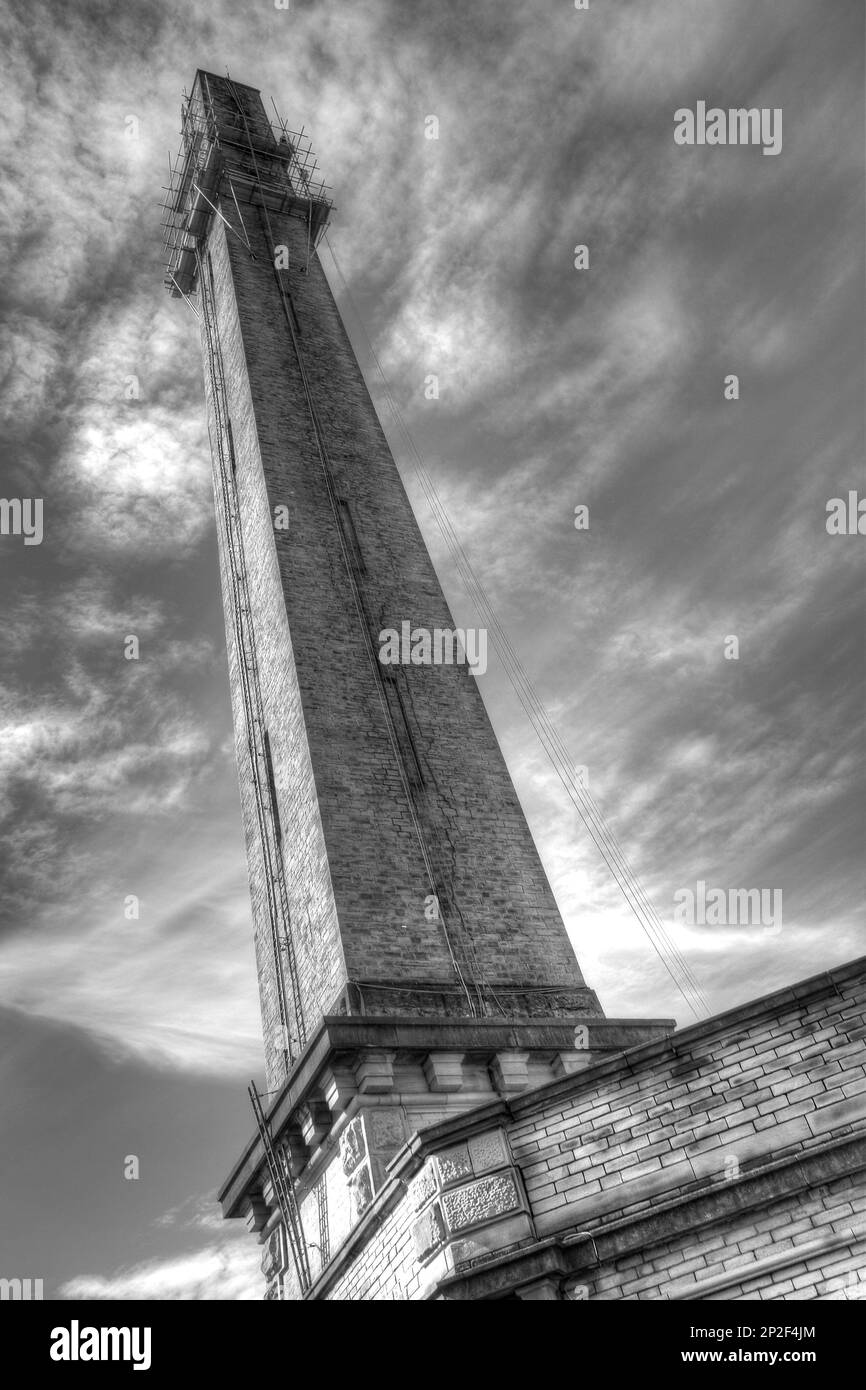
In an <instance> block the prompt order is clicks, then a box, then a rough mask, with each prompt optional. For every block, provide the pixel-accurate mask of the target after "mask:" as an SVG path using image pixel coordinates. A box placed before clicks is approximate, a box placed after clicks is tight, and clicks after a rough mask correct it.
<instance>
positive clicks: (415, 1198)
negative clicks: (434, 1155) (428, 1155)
mask: <svg viewBox="0 0 866 1390" xmlns="http://www.w3.org/2000/svg"><path fill="white" fill-rule="evenodd" d="M438 1189H439V1183H438V1182H437V1179H436V1166H435V1164H434V1162H433V1160H432V1159H428V1160H427V1162H426V1163H425V1164H424V1167H423V1168H422V1169H421V1171H420V1173H417V1174H416V1175H415V1177H414V1178H413V1179H412V1181H411V1182H410V1184H409V1189H408V1194H409V1203H410V1205H411V1207H412V1208H413V1210H414V1211H417V1210H418V1209H419V1207H423V1205H424V1203H425V1202H429V1200H430V1198H431V1197H432V1196H433V1194H434V1192H437V1191H438Z"/></svg>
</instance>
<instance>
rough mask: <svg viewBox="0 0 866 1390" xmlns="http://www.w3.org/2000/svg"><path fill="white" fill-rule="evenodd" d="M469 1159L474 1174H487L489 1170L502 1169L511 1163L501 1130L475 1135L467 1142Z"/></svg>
mask: <svg viewBox="0 0 866 1390" xmlns="http://www.w3.org/2000/svg"><path fill="white" fill-rule="evenodd" d="M469 1157H470V1158H471V1160H472V1169H473V1172H475V1173H476V1174H479V1175H480V1174H481V1173H487V1172H489V1171H490V1170H491V1168H504V1167H505V1166H506V1165H507V1164H509V1163H510V1162H511V1155H510V1154H509V1152H508V1145H507V1143H506V1140H505V1135H504V1134H503V1132H502V1130H501V1129H493V1130H491V1131H490V1133H489V1134H475V1135H473V1136H472V1138H471V1139H470V1140H469Z"/></svg>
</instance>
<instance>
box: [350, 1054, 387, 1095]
mask: <svg viewBox="0 0 866 1390" xmlns="http://www.w3.org/2000/svg"><path fill="white" fill-rule="evenodd" d="M355 1076H356V1078H357V1081H358V1091H359V1092H360V1094H361V1095H383V1094H386V1093H387V1092H388V1091H392V1090H393V1089H394V1054H393V1052H362V1053H361V1055H360V1057H359V1058H358V1061H357V1063H356V1065H355Z"/></svg>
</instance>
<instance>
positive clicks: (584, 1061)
mask: <svg viewBox="0 0 866 1390" xmlns="http://www.w3.org/2000/svg"><path fill="white" fill-rule="evenodd" d="M591 1061H592V1053H591V1052H589V1051H588V1050H586V1049H584V1050H583V1051H580V1052H557V1054H556V1056H555V1057H554V1059H553V1061H552V1063H551V1069H552V1071H553V1074H554V1076H555V1077H557V1078H558V1077H560V1076H571V1075H572V1074H573V1073H574V1072H576V1071H583V1069H584V1067H588V1066H589V1065H590V1063H591Z"/></svg>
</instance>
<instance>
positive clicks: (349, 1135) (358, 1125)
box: [340, 1115, 367, 1177]
mask: <svg viewBox="0 0 866 1390" xmlns="http://www.w3.org/2000/svg"><path fill="white" fill-rule="evenodd" d="M366 1153H367V1141H366V1138H365V1136H364V1119H363V1116H361V1115H356V1116H355V1118H354V1119H353V1120H352V1121H350V1123H349V1124H347V1125H346V1128H345V1129H344V1130H343V1133H342V1134H341V1135H340V1159H341V1161H342V1164H343V1172H344V1173H345V1174H346V1176H347V1177H348V1176H349V1174H350V1173H353V1172H354V1171H355V1169H356V1168H357V1167H358V1164H359V1163H361V1162H362V1160H363V1159H364V1158H365V1157H366Z"/></svg>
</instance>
